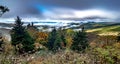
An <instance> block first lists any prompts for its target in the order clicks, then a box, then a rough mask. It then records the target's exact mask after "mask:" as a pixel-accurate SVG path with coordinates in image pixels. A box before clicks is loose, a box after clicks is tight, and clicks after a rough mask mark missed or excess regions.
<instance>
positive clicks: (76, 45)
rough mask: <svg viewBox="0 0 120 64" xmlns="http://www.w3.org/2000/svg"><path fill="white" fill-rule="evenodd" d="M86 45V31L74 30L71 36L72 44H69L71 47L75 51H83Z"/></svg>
mask: <svg viewBox="0 0 120 64" xmlns="http://www.w3.org/2000/svg"><path fill="white" fill-rule="evenodd" d="M87 47H88V42H87V37H86V33H85V32H82V31H79V32H76V34H75V36H74V38H73V44H72V46H71V49H72V50H76V51H83V50H84V49H86V48H87Z"/></svg>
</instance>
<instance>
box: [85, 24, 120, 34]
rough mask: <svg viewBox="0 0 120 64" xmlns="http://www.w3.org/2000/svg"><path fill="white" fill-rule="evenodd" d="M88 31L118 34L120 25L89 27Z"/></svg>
mask: <svg viewBox="0 0 120 64" xmlns="http://www.w3.org/2000/svg"><path fill="white" fill-rule="evenodd" d="M87 32H93V33H96V34H99V35H117V34H118V33H119V32H120V25H116V26H107V27H101V28H95V29H88V30H87Z"/></svg>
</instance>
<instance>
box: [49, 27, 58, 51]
mask: <svg viewBox="0 0 120 64" xmlns="http://www.w3.org/2000/svg"><path fill="white" fill-rule="evenodd" d="M56 35H57V31H56V29H55V28H54V29H53V30H52V32H50V34H49V36H48V43H47V47H48V49H49V50H54V43H55V40H56Z"/></svg>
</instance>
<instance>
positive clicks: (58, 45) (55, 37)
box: [47, 28, 64, 51]
mask: <svg viewBox="0 0 120 64" xmlns="http://www.w3.org/2000/svg"><path fill="white" fill-rule="evenodd" d="M61 33H62V31H61V30H56V29H55V28H54V29H53V30H52V32H51V33H50V34H49V36H48V43H47V47H48V49H49V50H53V51H57V50H59V49H62V48H63V46H62V44H63V45H64V41H63V40H64V38H63V39H62V37H64V36H62V34H61Z"/></svg>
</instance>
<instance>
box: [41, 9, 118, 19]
mask: <svg viewBox="0 0 120 64" xmlns="http://www.w3.org/2000/svg"><path fill="white" fill-rule="evenodd" d="M115 14H116V13H115V12H111V11H106V10H100V9H90V10H82V11H81V10H74V9H66V8H54V9H50V10H46V11H44V12H43V16H44V17H46V18H52V19H59V18H84V17H90V16H99V17H105V18H116V17H117V15H115Z"/></svg>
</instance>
